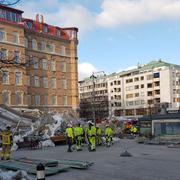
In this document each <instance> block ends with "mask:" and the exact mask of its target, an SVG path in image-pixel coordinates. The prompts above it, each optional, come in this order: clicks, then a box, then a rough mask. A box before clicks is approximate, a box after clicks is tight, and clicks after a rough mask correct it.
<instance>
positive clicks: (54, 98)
mask: <svg viewBox="0 0 180 180" xmlns="http://www.w3.org/2000/svg"><path fill="white" fill-rule="evenodd" d="M51 103H52V105H57V96H52V97H51Z"/></svg>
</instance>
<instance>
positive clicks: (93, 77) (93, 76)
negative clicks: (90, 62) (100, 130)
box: [90, 73, 97, 126]
mask: <svg viewBox="0 0 180 180" xmlns="http://www.w3.org/2000/svg"><path fill="white" fill-rule="evenodd" d="M90 78H91V79H92V83H93V87H92V88H93V90H92V113H93V121H94V125H95V126H96V112H95V107H94V106H95V79H96V78H97V77H96V76H95V75H94V73H92V75H91V76H90Z"/></svg>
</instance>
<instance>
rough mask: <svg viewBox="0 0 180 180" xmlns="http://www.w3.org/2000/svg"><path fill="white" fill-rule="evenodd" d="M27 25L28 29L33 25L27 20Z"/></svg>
mask: <svg viewBox="0 0 180 180" xmlns="http://www.w3.org/2000/svg"><path fill="white" fill-rule="evenodd" d="M27 26H28V28H29V29H32V27H33V24H32V22H30V21H28V22H27Z"/></svg>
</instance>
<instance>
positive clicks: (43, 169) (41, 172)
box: [36, 163, 45, 180]
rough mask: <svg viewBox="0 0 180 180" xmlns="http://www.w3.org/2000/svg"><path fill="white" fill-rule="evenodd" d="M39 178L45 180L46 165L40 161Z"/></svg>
mask: <svg viewBox="0 0 180 180" xmlns="http://www.w3.org/2000/svg"><path fill="white" fill-rule="evenodd" d="M36 170H37V180H45V167H44V165H43V164H42V163H39V164H38V165H37V167H36Z"/></svg>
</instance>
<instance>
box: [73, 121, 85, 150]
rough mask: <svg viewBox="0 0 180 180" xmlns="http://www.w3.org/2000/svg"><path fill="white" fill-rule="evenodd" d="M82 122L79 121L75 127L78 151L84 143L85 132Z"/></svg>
mask: <svg viewBox="0 0 180 180" xmlns="http://www.w3.org/2000/svg"><path fill="white" fill-rule="evenodd" d="M80 125H81V124H80V123H79V122H78V123H77V125H76V127H74V137H75V141H76V150H77V151H81V150H82V148H81V143H82V137H83V134H84V131H83V128H82V127H80Z"/></svg>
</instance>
